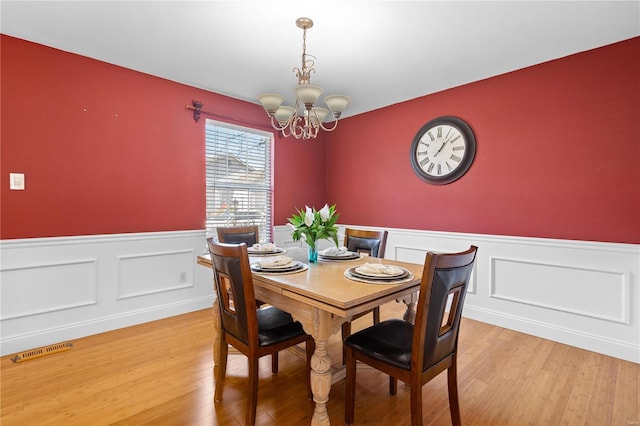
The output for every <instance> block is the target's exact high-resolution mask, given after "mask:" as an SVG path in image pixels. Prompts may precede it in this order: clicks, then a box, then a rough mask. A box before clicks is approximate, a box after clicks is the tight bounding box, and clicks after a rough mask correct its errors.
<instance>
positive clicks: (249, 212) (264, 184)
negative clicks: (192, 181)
mask: <svg viewBox="0 0 640 426" xmlns="http://www.w3.org/2000/svg"><path fill="white" fill-rule="evenodd" d="M272 142H273V135H272V134H271V133H267V132H262V131H259V130H255V129H249V128H245V127H240V126H234V125H231V124H227V123H220V122H217V121H213V120H207V122H206V143H205V144H206V157H207V158H206V167H207V170H206V179H207V223H206V226H207V237H214V238H217V236H216V228H217V227H219V226H245V225H258V226H259V228H260V241H271V223H272V221H271V192H272V191H271V146H272Z"/></svg>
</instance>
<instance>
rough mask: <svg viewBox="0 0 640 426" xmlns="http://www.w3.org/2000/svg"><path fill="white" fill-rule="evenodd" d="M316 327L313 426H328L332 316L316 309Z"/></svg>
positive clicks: (312, 382) (312, 378) (312, 375)
mask: <svg viewBox="0 0 640 426" xmlns="http://www.w3.org/2000/svg"><path fill="white" fill-rule="evenodd" d="M313 322H314V327H313V330H312V334H311V335H312V336H313V338H314V339H315V342H316V350H315V352H314V353H313V356H312V357H311V390H312V392H313V400H314V402H315V403H316V406H315V409H314V410H313V418H312V419H311V425H312V426H325V425H326V426H328V425H329V414H328V413H327V401H328V400H329V391H330V390H331V357H330V356H329V352H328V351H327V345H328V343H329V337H330V336H331V314H330V313H328V312H326V311H321V310H319V309H314V314H313Z"/></svg>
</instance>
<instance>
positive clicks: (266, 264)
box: [256, 256, 293, 269]
mask: <svg viewBox="0 0 640 426" xmlns="http://www.w3.org/2000/svg"><path fill="white" fill-rule="evenodd" d="M256 263H257V264H258V266H260V267H261V268H264V269H269V268H284V267H285V266H289V265H291V264H292V263H293V259H292V258H290V257H288V256H277V257H272V258H270V259H265V260H261V261H259V262H256Z"/></svg>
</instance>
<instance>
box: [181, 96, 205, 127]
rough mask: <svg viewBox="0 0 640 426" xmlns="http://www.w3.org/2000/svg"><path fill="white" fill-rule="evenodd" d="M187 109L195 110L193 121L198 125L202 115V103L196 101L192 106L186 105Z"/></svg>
mask: <svg viewBox="0 0 640 426" xmlns="http://www.w3.org/2000/svg"><path fill="white" fill-rule="evenodd" d="M185 108H186V109H191V110H193V121H195V122H196V123H197V122H198V120H200V114H202V102H200V101H196V100H195V99H194V100H193V101H191V105H185Z"/></svg>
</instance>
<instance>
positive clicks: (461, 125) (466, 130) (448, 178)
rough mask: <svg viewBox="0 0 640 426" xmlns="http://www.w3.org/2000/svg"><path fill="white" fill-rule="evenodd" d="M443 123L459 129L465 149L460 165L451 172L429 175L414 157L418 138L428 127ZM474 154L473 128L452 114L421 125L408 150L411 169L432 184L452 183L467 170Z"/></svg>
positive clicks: (474, 139)
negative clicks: (441, 174)
mask: <svg viewBox="0 0 640 426" xmlns="http://www.w3.org/2000/svg"><path fill="white" fill-rule="evenodd" d="M443 124H446V125H448V126H452V127H455V128H457V129H458V130H459V131H460V133H461V134H462V135H463V136H464V139H465V143H466V149H465V153H464V157H463V158H462V161H461V162H460V166H459V167H458V168H457V169H456V170H455V171H454V172H453V173H451V174H448V175H444V176H431V175H429V174H427V173H425V172H424V170H422V168H421V167H420V165H419V164H418V160H417V159H416V150H417V149H418V144H419V143H420V139H422V136H424V135H425V134H426V133H427V131H429V130H430V129H432V128H434V127H436V126H439V125H443ZM475 156H476V137H475V135H474V133H473V130H471V126H469V125H468V124H467V123H466V122H465V121H464V120H462V119H460V118H458V117H453V116H442V117H438V118H434V119H433V120H431V121H429V122H428V123H427V124H425V125H424V126H422V127H421V128H420V130H418V133H416V136H415V137H414V138H413V142H411V149H410V151H409V158H410V160H411V167H412V168H413V171H414V172H415V174H416V175H417V176H418V177H419V178H420V179H422V180H423V181H425V182H427V183H430V184H432V185H447V184H449V183H452V182H454V181H456V180H458V179H460V178H461V177H462V175H464V174H465V173H466V172H467V170H469V167H471V164H472V163H473V160H474V158H475Z"/></svg>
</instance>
